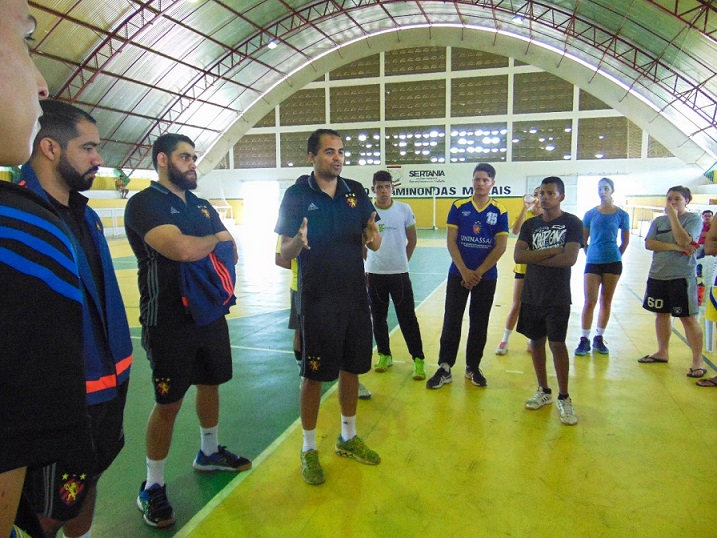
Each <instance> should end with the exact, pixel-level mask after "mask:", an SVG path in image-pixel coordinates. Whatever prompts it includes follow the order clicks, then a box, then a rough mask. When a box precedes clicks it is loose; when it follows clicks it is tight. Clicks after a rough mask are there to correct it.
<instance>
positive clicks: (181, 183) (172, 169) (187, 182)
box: [167, 162, 197, 191]
mask: <svg viewBox="0 0 717 538" xmlns="http://www.w3.org/2000/svg"><path fill="white" fill-rule="evenodd" d="M167 177H168V178H169V181H171V182H172V183H174V184H175V185H176V186H177V187H179V188H180V189H182V190H185V191H193V190H194V189H196V188H197V173H196V172H195V171H194V170H187V171H186V172H184V173H182V172H180V171H179V169H178V168H177V167H176V166H174V165H173V164H172V163H171V162H170V163H169V166H168V169H167Z"/></svg>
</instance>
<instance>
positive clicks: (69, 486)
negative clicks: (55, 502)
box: [60, 473, 87, 506]
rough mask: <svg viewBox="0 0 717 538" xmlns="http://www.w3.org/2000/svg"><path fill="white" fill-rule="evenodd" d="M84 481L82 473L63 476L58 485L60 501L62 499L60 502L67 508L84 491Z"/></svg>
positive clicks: (84, 475)
mask: <svg viewBox="0 0 717 538" xmlns="http://www.w3.org/2000/svg"><path fill="white" fill-rule="evenodd" d="M86 479H87V475H86V474H84V473H82V474H81V475H76V474H72V475H71V474H69V473H65V474H63V475H62V483H61V484H60V499H62V502H63V503H65V504H66V505H67V506H72V505H73V504H75V503H76V502H77V501H78V500H79V497H80V494H81V493H82V492H83V491H84V489H85V481H86Z"/></svg>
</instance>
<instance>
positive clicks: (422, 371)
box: [413, 357, 426, 381]
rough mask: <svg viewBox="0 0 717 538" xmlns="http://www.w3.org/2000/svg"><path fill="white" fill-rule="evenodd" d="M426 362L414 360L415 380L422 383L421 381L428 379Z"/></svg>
mask: <svg viewBox="0 0 717 538" xmlns="http://www.w3.org/2000/svg"><path fill="white" fill-rule="evenodd" d="M425 362H426V361H424V360H423V359H419V358H418V357H416V358H415V359H413V379H415V380H416V381H420V380H421V379H426V364H425Z"/></svg>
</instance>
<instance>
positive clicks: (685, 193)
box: [667, 185, 692, 203]
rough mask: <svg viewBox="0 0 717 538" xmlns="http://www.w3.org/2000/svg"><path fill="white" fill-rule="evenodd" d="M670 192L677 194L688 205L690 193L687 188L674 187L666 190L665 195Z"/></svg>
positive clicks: (690, 197) (690, 198)
mask: <svg viewBox="0 0 717 538" xmlns="http://www.w3.org/2000/svg"><path fill="white" fill-rule="evenodd" d="M671 192H679V193H680V194H681V195H682V197H683V198H684V199H685V200H687V203H690V201H691V200H692V191H690V189H688V188H687V187H683V186H682V185H676V186H674V187H670V188H669V189H667V194H670V193H671Z"/></svg>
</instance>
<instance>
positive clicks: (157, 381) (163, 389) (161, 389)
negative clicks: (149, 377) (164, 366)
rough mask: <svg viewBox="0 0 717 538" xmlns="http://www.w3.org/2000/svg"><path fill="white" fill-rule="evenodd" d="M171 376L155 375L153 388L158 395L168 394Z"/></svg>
mask: <svg viewBox="0 0 717 538" xmlns="http://www.w3.org/2000/svg"><path fill="white" fill-rule="evenodd" d="M170 382H171V378H169V377H155V378H154V390H155V392H156V393H157V394H159V395H160V396H166V395H167V394H169V389H170V388H171V383H170Z"/></svg>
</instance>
